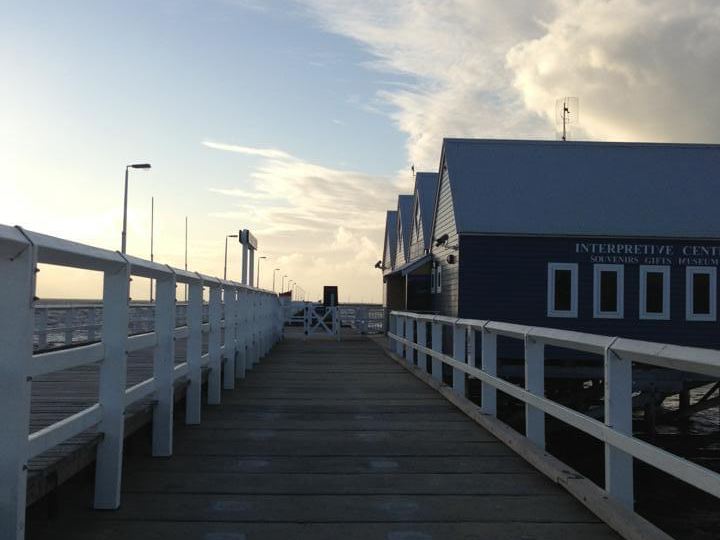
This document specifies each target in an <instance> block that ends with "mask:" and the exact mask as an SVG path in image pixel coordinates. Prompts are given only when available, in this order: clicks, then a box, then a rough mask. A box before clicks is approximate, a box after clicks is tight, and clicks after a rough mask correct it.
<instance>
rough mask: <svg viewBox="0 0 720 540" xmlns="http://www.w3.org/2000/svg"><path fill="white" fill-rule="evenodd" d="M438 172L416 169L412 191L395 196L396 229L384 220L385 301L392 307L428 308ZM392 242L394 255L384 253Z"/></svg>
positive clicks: (421, 309) (418, 309) (411, 309)
mask: <svg viewBox="0 0 720 540" xmlns="http://www.w3.org/2000/svg"><path fill="white" fill-rule="evenodd" d="M437 178H438V176H437V174H435V173H422V172H418V173H417V174H416V175H415V187H414V189H413V194H412V195H400V196H399V197H398V209H397V211H396V223H395V231H394V233H393V231H392V230H391V229H390V228H389V227H390V226H391V223H390V221H389V219H390V216H389V215H390V212H388V220H386V230H385V247H384V254H383V261H382V269H383V281H384V284H385V287H384V291H385V305H386V306H387V307H390V308H392V309H407V310H410V311H417V312H422V311H430V310H431V309H432V303H431V302H432V297H431V294H430V285H431V283H430V278H431V275H432V257H431V255H430V243H431V242H430V241H431V237H432V232H431V224H432V216H433V207H434V204H435V197H436V191H437ZM393 245H394V246H395V258H394V259H393V260H391V259H390V257H388V256H387V254H388V253H389V252H391V251H392V247H393Z"/></svg>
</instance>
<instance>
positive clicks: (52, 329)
mask: <svg viewBox="0 0 720 540" xmlns="http://www.w3.org/2000/svg"><path fill="white" fill-rule="evenodd" d="M187 308H188V305H187V303H184V302H178V303H177V304H176V306H175V313H176V315H175V320H176V325H177V326H186V325H187ZM208 311H209V304H208V303H207V302H204V303H203V307H202V320H203V322H208V317H209V312H208ZM154 325H155V304H154V303H148V302H133V303H131V304H130V309H129V323H128V333H129V334H130V335H132V334H142V333H146V332H152V331H153V328H154ZM101 335H102V303H99V302H97V303H88V302H68V303H58V302H55V303H37V304H36V305H35V336H34V338H33V343H34V346H35V349H36V350H43V349H50V348H57V347H65V346H68V345H78V344H82V343H85V342H88V341H97V340H99V339H100V338H101Z"/></svg>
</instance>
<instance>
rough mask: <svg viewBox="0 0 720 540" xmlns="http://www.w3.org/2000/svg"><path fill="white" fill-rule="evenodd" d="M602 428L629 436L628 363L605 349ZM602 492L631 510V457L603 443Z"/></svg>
mask: <svg viewBox="0 0 720 540" xmlns="http://www.w3.org/2000/svg"><path fill="white" fill-rule="evenodd" d="M605 424H606V425H608V426H610V427H612V429H613V430H615V431H618V432H620V433H623V434H625V435H629V436H632V363H631V362H630V361H628V360H625V359H623V358H620V357H619V356H618V355H617V354H615V353H614V352H613V351H612V349H611V348H610V347H608V348H607V349H605ZM605 490H606V491H607V492H608V494H609V495H610V497H611V498H612V499H614V500H616V501H617V502H619V503H620V504H621V505H623V506H625V507H626V508H628V509H630V510H632V509H633V502H634V494H633V457H632V456H631V455H630V454H626V453H625V452H623V451H622V450H619V449H618V448H615V447H613V446H611V445H610V444H608V443H605Z"/></svg>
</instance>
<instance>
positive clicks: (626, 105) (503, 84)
mask: <svg viewBox="0 0 720 540" xmlns="http://www.w3.org/2000/svg"><path fill="white" fill-rule="evenodd" d="M301 3H302V4H303V5H305V6H306V9H308V11H309V12H310V13H311V15H312V16H314V17H315V18H316V19H317V20H318V21H319V23H320V24H321V25H322V26H323V28H325V29H326V30H329V31H331V32H335V33H337V34H341V35H344V36H347V37H349V38H351V39H354V40H356V41H357V42H359V43H360V44H361V45H363V46H364V47H365V48H366V49H367V50H368V51H370V52H371V53H372V54H373V56H374V58H375V61H374V62H372V63H370V64H369V65H368V67H370V68H372V69H376V70H381V71H387V72H392V73H396V74H402V75H405V76H408V77H410V78H411V80H412V84H410V85H409V86H402V87H392V86H385V87H384V88H383V89H382V90H380V91H379V93H378V97H379V98H380V99H382V100H383V101H384V102H385V103H387V104H390V105H391V107H392V112H391V115H392V118H393V119H394V121H395V123H396V125H397V126H398V128H399V129H401V130H402V131H403V132H405V133H406V134H407V152H408V158H409V160H411V161H413V162H415V163H416V164H417V165H418V166H419V167H420V168H426V169H431V170H432V169H433V168H435V167H436V166H437V160H438V157H439V156H438V154H439V148H440V142H441V140H442V138H443V137H493V138H498V137H510V138H546V139H548V138H549V139H552V138H553V137H554V136H555V131H556V126H555V113H554V105H555V100H556V99H557V98H560V97H562V96H567V95H573V96H578V97H579V98H580V103H581V110H582V115H581V126H582V129H581V130H580V131H578V132H576V133H575V135H576V136H577V137H580V138H592V139H600V140H621V139H622V140H674V141H714V140H716V139H717V137H718V134H719V131H720V128H718V126H719V125H720V122H719V120H720V103H719V102H718V101H717V100H716V99H715V98H714V92H713V90H714V88H715V85H716V84H717V82H718V80H719V77H718V76H719V75H720V64H718V62H717V61H716V60H717V58H718V57H719V56H718V53H720V50H719V49H720V32H718V30H720V23H719V20H720V4H718V3H717V2H716V1H715V0H689V1H686V2H677V1H675V0H655V1H653V2H647V1H643V0H538V1H533V2H497V1H495V0H447V1H444V2H432V1H429V0H400V1H397V2H392V3H388V2H385V1H382V0H369V1H366V2H351V1H350V0H301Z"/></svg>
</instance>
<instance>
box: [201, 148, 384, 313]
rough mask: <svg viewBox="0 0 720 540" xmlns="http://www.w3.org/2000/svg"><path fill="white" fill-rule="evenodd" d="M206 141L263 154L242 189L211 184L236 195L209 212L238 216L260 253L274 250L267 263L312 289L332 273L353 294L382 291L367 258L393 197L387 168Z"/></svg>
mask: <svg viewBox="0 0 720 540" xmlns="http://www.w3.org/2000/svg"><path fill="white" fill-rule="evenodd" d="M203 144H205V145H206V146H208V145H207V144H206V143H203ZM212 148H216V149H221V150H227V151H231V152H238V150H236V149H237V148H242V149H243V150H242V151H239V153H240V154H245V155H251V156H260V157H262V158H263V159H262V160H261V162H260V163H259V164H258V165H257V166H256V167H255V169H254V171H253V173H252V174H251V175H250V181H251V185H250V186H248V187H247V188H246V189H240V188H231V189H226V188H211V191H212V192H215V193H218V194H220V195H225V196H231V197H237V200H236V201H235V203H234V204H233V205H232V208H231V209H229V210H226V211H223V212H216V213H214V214H212V215H213V216H214V217H217V218H226V219H228V220H233V221H234V222H237V221H238V220H242V223H244V224H247V226H248V227H249V228H251V229H252V230H253V231H254V233H255V234H256V236H258V238H259V239H260V240H261V242H262V248H261V249H262V251H263V254H269V255H270V256H272V257H273V258H272V260H273V261H274V262H272V263H271V264H273V265H277V266H279V267H281V268H282V269H283V272H284V273H287V274H288V275H290V276H291V277H292V279H294V280H297V281H298V282H299V283H300V284H301V285H302V286H303V287H304V288H305V289H307V290H308V291H309V292H311V293H312V294H313V296H315V295H317V294H319V292H320V290H321V285H322V284H324V281H323V280H325V279H331V280H335V283H331V284H336V285H340V286H341V296H342V295H343V294H348V293H349V292H350V291H354V294H355V297H353V298H352V299H353V300H360V299H366V300H371V299H372V300H374V301H377V300H378V299H379V298H380V279H379V274H378V273H377V270H375V269H374V268H373V264H374V263H375V261H376V260H377V258H378V257H379V253H380V252H381V251H382V245H380V241H381V239H382V235H383V227H384V223H385V222H384V219H385V209H386V208H389V207H393V206H394V205H395V201H396V198H397V191H398V186H397V185H396V184H395V181H394V179H393V178H392V177H391V176H374V175H369V174H365V173H362V172H358V171H352V170H341V169H334V168H330V167H327V166H324V165H321V164H317V163H311V162H308V161H305V160H303V159H300V158H297V157H294V156H292V155H291V154H289V153H288V152H285V151H282V150H275V149H273V150H272V152H268V151H266V150H261V149H255V148H249V147H244V146H237V145H232V144H225V143H213V146H212ZM246 150H247V151H246ZM260 152H262V153H260ZM343 289H344V291H345V292H344V293H343V292H342V290H343ZM345 298H347V297H345Z"/></svg>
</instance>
